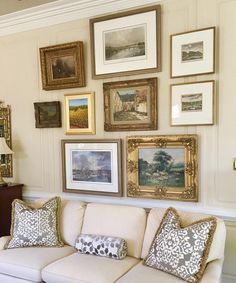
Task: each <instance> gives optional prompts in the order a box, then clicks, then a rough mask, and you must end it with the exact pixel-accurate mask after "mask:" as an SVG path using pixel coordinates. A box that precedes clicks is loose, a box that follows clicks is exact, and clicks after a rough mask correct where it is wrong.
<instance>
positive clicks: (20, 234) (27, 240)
mask: <svg viewBox="0 0 236 283" xmlns="http://www.w3.org/2000/svg"><path fill="white" fill-rule="evenodd" d="M59 209H60V198H59V197H54V198H52V199H50V200H49V201H47V202H46V203H45V204H43V205H42V207H40V208H37V209H36V208H32V207H30V206H29V205H28V204H26V203H25V202H23V201H21V200H18V199H16V200H15V201H14V202H13V203H12V225H11V238H10V240H9V241H8V243H7V244H6V245H5V248H6V249H7V248H8V249H12V248H20V247H34V246H45V247H48V246H49V247H54V246H63V242H62V241H61V237H60V230H59Z"/></svg>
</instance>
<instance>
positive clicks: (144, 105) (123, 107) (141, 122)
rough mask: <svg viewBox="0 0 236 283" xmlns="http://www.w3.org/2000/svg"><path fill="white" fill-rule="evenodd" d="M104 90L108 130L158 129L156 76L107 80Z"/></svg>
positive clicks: (105, 123)
mask: <svg viewBox="0 0 236 283" xmlns="http://www.w3.org/2000/svg"><path fill="white" fill-rule="evenodd" d="M103 93H104V116H105V121H104V129H105V131H107V132H113V131H144V130H146V131H147V130H156V129H157V78H147V79H138V80H128V81H120V82H109V83H104V84H103Z"/></svg>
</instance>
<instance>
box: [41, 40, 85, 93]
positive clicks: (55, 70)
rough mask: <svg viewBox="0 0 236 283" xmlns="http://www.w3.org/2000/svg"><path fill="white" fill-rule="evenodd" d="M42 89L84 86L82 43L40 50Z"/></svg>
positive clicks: (71, 43)
mask: <svg viewBox="0 0 236 283" xmlns="http://www.w3.org/2000/svg"><path fill="white" fill-rule="evenodd" d="M40 61H41V73H42V83H43V89H45V90H54V89H63V88H64V89H65V88H73V87H83V86H85V84H86V83H85V71H84V55H83V42H82V41H76V42H70V43H65V44H59V45H53V46H48V47H42V48H40Z"/></svg>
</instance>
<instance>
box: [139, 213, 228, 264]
mask: <svg viewBox="0 0 236 283" xmlns="http://www.w3.org/2000/svg"><path fill="white" fill-rule="evenodd" d="M165 212H166V209H165V208H153V209H152V210H151V211H150V213H149V215H148V219H147V228H146V231H145V235H144V241H143V248H142V254H141V258H146V257H147V255H148V252H149V250H150V247H151V245H152V242H153V240H154V238H155V235H156V232H157V229H158V227H159V225H160V223H161V221H162V218H163V216H164V214H165ZM178 214H179V216H180V219H181V226H188V225H190V224H191V223H193V222H196V221H198V220H201V219H204V218H207V217H209V215H206V214H200V213H192V212H184V211H178ZM216 219H217V226H216V230H215V233H214V237H213V241H212V244H211V249H210V252H209V255H208V259H207V262H210V261H212V260H214V259H220V258H223V257H224V243H225V236H226V229H225V224H224V221H223V220H221V219H219V218H216Z"/></svg>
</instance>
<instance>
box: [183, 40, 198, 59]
mask: <svg viewBox="0 0 236 283" xmlns="http://www.w3.org/2000/svg"><path fill="white" fill-rule="evenodd" d="M181 52H182V63H187V62H192V61H199V60H203V41H199V42H193V43H188V44H183V45H182V46H181Z"/></svg>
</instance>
